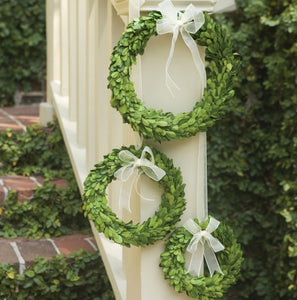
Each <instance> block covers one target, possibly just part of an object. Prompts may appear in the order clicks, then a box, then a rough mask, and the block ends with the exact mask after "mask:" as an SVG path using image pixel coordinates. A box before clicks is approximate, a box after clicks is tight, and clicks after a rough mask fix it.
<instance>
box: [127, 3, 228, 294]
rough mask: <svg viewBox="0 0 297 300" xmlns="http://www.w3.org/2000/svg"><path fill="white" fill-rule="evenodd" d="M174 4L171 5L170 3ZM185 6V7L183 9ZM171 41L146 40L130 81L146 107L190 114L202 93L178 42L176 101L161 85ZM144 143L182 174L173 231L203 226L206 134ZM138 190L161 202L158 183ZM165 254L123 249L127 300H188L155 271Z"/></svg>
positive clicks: (149, 208)
mask: <svg viewBox="0 0 297 300" xmlns="http://www.w3.org/2000/svg"><path fill="white" fill-rule="evenodd" d="M143 2H144V7H145V5H146V2H152V1H143ZM158 2H161V1H158ZM172 2H173V3H174V1H172ZM187 2H192V3H193V4H198V6H199V2H200V3H202V2H204V3H203V6H204V7H205V2H207V1H187ZM221 2H223V1H221ZM138 3H139V1H131V0H130V3H129V7H130V9H129V11H130V13H131V12H132V13H133V15H130V17H129V20H130V21H131V20H133V19H134V18H135V17H138V16H139V13H138V14H137V5H138ZM179 3H180V1H179ZM188 4H189V3H186V5H184V7H181V9H183V8H185V7H186V6H187V5H188ZM218 4H220V5H218ZM218 4H217V7H218V8H219V10H220V11H222V10H224V4H225V8H228V9H230V8H232V5H233V8H234V1H225V3H224V4H223V5H222V3H218ZM208 8H209V7H208ZM212 8H213V7H212ZM147 9H149V10H151V9H157V5H156V4H155V3H154V7H152V6H151V5H150V6H147ZM171 40H172V34H166V35H163V36H161V35H160V36H157V37H152V38H151V39H150V40H149V42H148V44H147V46H146V49H145V53H144V55H143V56H141V58H139V59H138V63H137V66H136V67H135V68H134V69H133V74H132V80H133V81H134V83H135V86H136V91H137V94H138V96H139V97H140V99H142V100H143V101H144V103H145V105H146V106H147V107H149V108H154V109H156V110H158V109H162V110H163V111H171V112H173V113H174V114H177V113H179V112H187V111H191V110H192V108H193V106H194V104H195V103H196V101H197V100H201V99H199V96H198V97H197V95H200V94H201V90H202V91H203V89H204V87H203V86H202V85H201V80H200V78H199V74H198V72H197V69H196V68H195V66H194V64H193V59H192V56H191V53H190V51H189V49H188V48H187V46H186V45H185V43H184V41H183V40H182V38H181V37H180V36H179V38H178V40H177V43H176V46H175V51H174V57H173V59H172V63H171V65H170V69H169V72H170V75H171V76H172V78H173V79H174V81H175V82H176V83H177V85H178V86H179V87H180V90H176V91H175V98H173V97H172V95H171V94H170V92H169V90H168V89H167V87H166V86H165V85H164V82H165V80H164V78H165V64H166V61H167V58H168V54H169V50H170V47H171ZM199 51H200V54H201V56H204V49H203V48H202V47H201V48H199ZM137 87H138V88H137ZM200 98H201V97H200ZM145 142H146V143H148V144H151V145H153V146H154V147H156V148H157V149H159V150H160V151H161V152H163V153H165V154H166V155H167V156H168V157H170V158H172V159H173V162H174V164H175V166H178V167H180V169H181V172H182V176H183V179H184V183H185V184H186V188H185V194H186V201H187V205H186V210H185V212H184V214H183V215H182V217H181V222H180V223H179V224H177V225H181V224H183V223H184V222H185V221H186V220H188V219H189V218H191V219H193V218H198V219H199V221H204V220H205V219H206V218H207V217H208V207H207V159H206V133H205V132H202V133H198V134H197V135H196V136H194V137H191V138H188V139H184V140H180V141H170V142H162V143H152V142H151V141H149V140H146V141H145ZM141 190H142V193H143V194H144V195H147V194H149V195H150V197H152V198H154V199H160V196H161V194H162V190H161V189H160V188H158V186H157V184H156V183H153V182H151V181H150V180H149V179H148V180H146V179H145V178H144V179H143V180H142V183H141ZM158 206H159V202H158V201H155V202H153V203H152V202H147V201H145V200H144V201H141V204H140V208H139V209H140V211H138V210H137V207H135V210H134V211H133V213H132V219H133V220H134V221H141V222H143V221H145V220H146V219H147V218H148V217H150V216H152V215H153V214H154V212H155V211H156V210H157V209H158ZM163 251H164V242H163V241H160V242H157V243H156V244H154V245H151V246H147V247H144V248H137V249H135V248H132V249H125V248H124V249H123V259H124V260H125V261H124V266H125V268H124V270H125V273H126V279H127V295H126V296H127V298H126V299H127V300H151V299H154V300H167V299H170V300H187V299H190V298H189V297H188V296H187V295H186V294H185V293H182V294H178V293H176V292H175V291H174V289H173V288H172V287H171V286H169V283H168V281H165V279H164V275H163V272H162V270H161V268H160V267H159V263H160V254H161V253H162V252H163Z"/></svg>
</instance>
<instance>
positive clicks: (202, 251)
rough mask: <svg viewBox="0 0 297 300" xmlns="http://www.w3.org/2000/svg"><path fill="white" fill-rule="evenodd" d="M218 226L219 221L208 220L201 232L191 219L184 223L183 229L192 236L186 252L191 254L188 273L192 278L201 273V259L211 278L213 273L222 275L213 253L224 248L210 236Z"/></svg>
mask: <svg viewBox="0 0 297 300" xmlns="http://www.w3.org/2000/svg"><path fill="white" fill-rule="evenodd" d="M219 224H220V222H219V221H217V220H215V219H213V218H210V220H209V223H208V225H207V227H206V229H205V230H202V229H201V227H200V226H199V225H198V224H197V223H196V222H194V221H193V220H192V219H189V220H188V221H187V222H185V224H184V227H185V228H186V229H187V230H188V231H189V232H190V233H191V234H192V235H193V237H192V239H191V241H190V243H189V244H188V247H187V251H188V252H190V253H191V254H192V255H191V261H190V264H189V267H188V272H189V273H190V274H192V275H193V276H199V275H200V274H201V273H202V267H203V258H205V261H206V264H207V267H208V269H209V272H210V275H211V276H213V274H214V272H215V271H218V272H219V273H221V274H223V272H222V270H221V268H220V265H219V263H218V260H217V258H216V255H215V253H216V252H219V251H222V250H224V249H225V247H224V246H223V245H222V244H221V242H220V241H219V240H218V239H217V238H215V237H213V236H212V234H211V233H212V232H213V231H215V230H216V229H217V228H218V226H219Z"/></svg>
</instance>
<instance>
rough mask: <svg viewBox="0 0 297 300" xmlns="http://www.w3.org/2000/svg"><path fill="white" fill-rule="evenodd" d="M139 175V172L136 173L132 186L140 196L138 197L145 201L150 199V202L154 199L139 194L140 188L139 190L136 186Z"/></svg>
mask: <svg viewBox="0 0 297 300" xmlns="http://www.w3.org/2000/svg"><path fill="white" fill-rule="evenodd" d="M140 175H141V174H139V175H137V178H136V179H135V181H134V187H135V191H136V194H137V195H138V196H139V197H140V199H143V200H145V201H150V202H153V201H155V199H152V198H147V197H145V196H143V195H141V192H140V190H139V188H138V180H139V178H140Z"/></svg>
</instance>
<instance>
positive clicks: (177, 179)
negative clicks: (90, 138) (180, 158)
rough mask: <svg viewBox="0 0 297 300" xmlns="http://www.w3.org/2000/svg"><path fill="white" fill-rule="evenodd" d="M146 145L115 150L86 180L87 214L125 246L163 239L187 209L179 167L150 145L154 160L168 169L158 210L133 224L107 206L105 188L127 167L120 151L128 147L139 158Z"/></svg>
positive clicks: (100, 228)
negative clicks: (138, 147)
mask: <svg viewBox="0 0 297 300" xmlns="http://www.w3.org/2000/svg"><path fill="white" fill-rule="evenodd" d="M143 148H144V147H142V148H141V149H138V150H137V149H135V147H134V146H130V147H128V148H127V147H122V148H121V149H114V150H112V152H111V153H110V154H108V155H106V156H105V157H104V160H103V161H102V162H100V163H98V164H97V165H95V168H94V169H93V170H91V172H90V173H89V175H88V177H87V178H86V180H85V182H84V197H83V199H84V210H85V214H86V215H87V217H88V218H89V220H91V221H93V222H94V224H95V226H96V228H97V230H98V231H99V232H103V233H104V235H105V236H106V237H107V238H109V239H112V240H113V241H115V242H116V243H118V244H121V245H125V246H130V245H136V246H143V245H148V244H153V243H154V242H156V241H157V240H161V239H163V238H164V237H165V236H166V234H168V233H169V232H170V231H171V230H173V229H174V225H175V224H176V223H177V222H178V221H179V219H180V216H181V215H182V213H183V211H184V209H185V198H184V187H185V185H184V184H183V179H182V175H181V171H180V169H178V168H175V167H174V165H173V162H172V160H171V159H170V158H168V157H167V156H166V155H165V154H163V153H161V152H159V151H158V150H156V149H154V148H151V150H152V153H153V155H154V161H155V162H154V163H155V165H156V166H157V167H159V168H161V169H163V170H164V171H165V172H166V175H165V176H164V177H163V178H162V179H161V180H160V181H158V184H159V185H160V186H161V187H162V188H163V190H164V192H163V194H162V196H161V203H160V205H159V210H158V211H156V212H155V215H154V216H153V217H151V218H148V219H147V220H146V221H144V222H143V223H142V224H133V223H132V221H130V222H128V223H125V222H124V221H123V220H121V219H119V218H118V217H117V216H116V214H115V213H114V212H113V211H112V210H111V208H110V207H109V206H108V200H107V195H106V188H107V186H108V185H109V183H110V182H111V181H112V180H114V179H115V175H114V174H115V173H116V171H118V170H119V169H120V168H122V167H123V166H125V162H123V161H122V160H121V159H120V157H119V153H120V152H121V151H122V150H128V151H130V152H131V153H132V154H133V155H135V156H136V157H140V156H141V154H142V152H143Z"/></svg>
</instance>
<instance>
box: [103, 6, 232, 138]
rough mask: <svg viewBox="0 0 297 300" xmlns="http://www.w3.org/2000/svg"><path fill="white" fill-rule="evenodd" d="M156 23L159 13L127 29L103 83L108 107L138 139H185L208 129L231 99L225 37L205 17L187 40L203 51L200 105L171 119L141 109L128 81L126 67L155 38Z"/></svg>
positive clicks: (229, 55)
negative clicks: (109, 94) (204, 77)
mask: <svg viewBox="0 0 297 300" xmlns="http://www.w3.org/2000/svg"><path fill="white" fill-rule="evenodd" d="M161 18H162V15H161V13H160V12H157V11H153V12H151V13H150V14H149V15H148V16H145V17H140V18H138V19H135V20H134V21H133V22H131V23H130V24H129V25H128V26H127V29H126V31H125V32H124V33H123V35H122V38H121V39H120V40H119V42H118V44H117V45H116V46H115V48H114V50H113V53H112V56H111V64H110V67H109V70H110V73H109V77H108V80H109V84H108V87H109V88H110V89H111V91H112V97H111V105H112V106H113V107H115V108H116V109H117V110H118V111H119V112H120V114H121V115H122V118H123V122H124V123H128V124H130V125H131V127H132V128H133V130H134V131H137V132H139V134H140V135H141V136H143V137H144V138H148V139H151V140H153V141H159V142H160V141H164V140H176V139H183V138H186V137H190V136H193V135H195V134H196V133H197V132H203V131H206V129H207V128H209V127H210V126H212V125H214V123H215V121H216V120H217V119H219V118H220V117H221V115H222V114H223V113H224V108H225V102H226V101H227V100H228V99H230V97H232V96H233V94H234V92H233V90H232V78H233V75H234V70H235V69H236V68H235V66H236V65H237V61H236V60H235V57H234V54H233V53H232V47H231V43H230V40H229V39H228V38H227V36H226V31H225V30H224V29H223V28H222V27H221V26H219V25H218V24H216V23H215V22H214V21H213V20H212V19H211V17H210V16H209V15H208V14H206V13H205V23H204V25H203V26H202V27H201V29H200V30H199V31H198V32H197V33H195V34H192V35H191V36H192V37H193V39H194V40H195V41H196V42H197V44H199V45H200V46H206V59H207V60H208V62H207V66H208V68H209V72H208V80H207V88H206V89H205V91H204V95H203V99H202V100H201V101H197V102H196V104H195V106H194V108H193V110H192V111H190V112H186V113H179V114H177V115H174V114H173V113H171V112H166V113H164V112H163V111H162V110H158V111H156V110H154V109H149V108H146V107H145V106H144V103H142V102H141V100H140V99H138V98H137V95H136V93H135V89H134V84H133V82H132V81H131V80H130V73H131V66H132V63H134V64H136V56H137V55H138V54H140V55H142V54H143V53H144V49H145V46H146V44H147V42H148V40H149V38H150V37H151V36H153V35H157V32H156V22H157V20H158V19H161Z"/></svg>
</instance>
